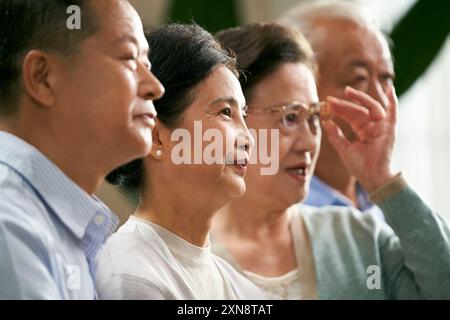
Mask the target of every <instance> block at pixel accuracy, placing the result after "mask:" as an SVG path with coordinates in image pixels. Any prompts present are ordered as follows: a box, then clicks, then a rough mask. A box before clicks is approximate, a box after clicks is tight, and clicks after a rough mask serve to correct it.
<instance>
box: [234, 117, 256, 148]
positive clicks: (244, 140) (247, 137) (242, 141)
mask: <svg viewBox="0 0 450 320" xmlns="http://www.w3.org/2000/svg"><path fill="white" fill-rule="evenodd" d="M238 131H239V134H238V138H237V141H236V145H237V148H239V149H241V150H243V151H245V152H247V153H250V151H251V150H252V148H253V146H254V145H255V139H254V138H253V135H252V134H251V133H250V131H249V130H248V128H247V125H246V124H245V122H244V123H243V124H242V126H241V127H240V128H239V129H238Z"/></svg>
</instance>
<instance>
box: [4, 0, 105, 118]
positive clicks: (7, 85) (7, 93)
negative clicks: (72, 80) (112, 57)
mask: <svg viewBox="0 0 450 320" xmlns="http://www.w3.org/2000/svg"><path fill="white" fill-rule="evenodd" d="M71 5H77V6H78V7H79V8H80V9H81V17H82V19H81V23H82V25H81V28H80V29H79V30H77V29H75V30H71V29H69V28H68V27H67V24H66V23H67V19H68V18H69V16H70V14H68V13H67V11H68V8H69V6H71ZM95 16H96V15H95V12H94V9H93V8H92V7H91V5H90V1H88V0H0V116H2V115H10V114H13V113H14V112H16V111H17V103H18V100H19V98H20V95H21V90H20V87H21V85H20V82H21V70H22V63H23V60H24V58H25V56H26V54H27V53H28V52H29V51H31V50H34V49H39V50H45V51H53V52H56V53H60V54H64V55H68V54H71V53H73V52H74V51H75V50H76V49H77V47H78V45H79V43H80V42H81V41H82V40H83V39H85V38H87V37H88V36H90V35H92V34H93V33H95V32H96V30H97V24H96V19H95Z"/></svg>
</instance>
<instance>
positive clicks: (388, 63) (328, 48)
mask: <svg viewBox="0 0 450 320" xmlns="http://www.w3.org/2000/svg"><path fill="white" fill-rule="evenodd" d="M315 27H317V28H319V29H318V34H319V35H318V37H317V38H316V39H315V40H314V41H313V47H314V49H315V51H316V52H317V54H318V63H319V85H318V93H319V97H320V99H321V100H323V99H326V97H327V96H335V97H339V98H344V97H345V96H344V89H345V87H346V86H351V87H353V88H355V89H358V90H361V91H364V92H366V93H368V94H369V95H371V96H372V97H373V98H374V99H376V100H377V101H379V102H380V103H381V104H382V105H385V104H386V101H387V97H386V90H387V88H388V87H389V86H391V85H392V81H393V78H394V70H393V63H392V58H391V54H390V51H389V47H388V44H387V41H386V40H385V39H384V38H383V36H382V34H381V33H380V32H379V31H376V30H374V29H371V28H365V27H361V26H358V25H357V24H356V23H354V22H350V21H348V20H343V19H320V20H319V19H318V20H317V21H316V24H315ZM337 122H338V123H339V125H341V127H342V128H343V130H344V133H345V134H346V135H347V136H348V137H349V138H350V139H352V138H353V133H352V131H351V129H350V128H349V127H348V125H346V124H344V123H340V122H339V121H337Z"/></svg>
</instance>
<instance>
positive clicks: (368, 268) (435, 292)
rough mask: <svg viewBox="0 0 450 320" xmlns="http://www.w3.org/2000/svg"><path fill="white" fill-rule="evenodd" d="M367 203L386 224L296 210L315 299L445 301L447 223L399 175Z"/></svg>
mask: <svg viewBox="0 0 450 320" xmlns="http://www.w3.org/2000/svg"><path fill="white" fill-rule="evenodd" d="M371 199H372V201H374V202H375V203H376V204H377V205H378V206H379V207H380V208H381V209H382V211H383V213H384V215H385V218H386V221H387V223H388V224H389V225H387V224H385V223H383V222H380V221H378V220H376V219H374V218H373V216H372V215H370V214H364V213H361V212H359V211H358V210H356V209H353V208H350V207H324V208H313V207H308V206H304V205H301V204H300V205H296V206H297V208H298V211H299V212H300V213H301V214H302V215H303V219H304V222H305V226H306V230H307V232H308V235H309V238H310V242H311V246H312V252H313V256H314V265H315V272H316V283H317V296H318V298H319V299H450V229H449V227H448V224H447V223H446V222H445V221H444V220H443V219H442V218H441V217H440V216H439V215H438V214H437V213H435V212H433V211H432V210H431V209H430V208H429V207H428V206H427V205H426V204H425V203H424V202H423V201H422V200H421V199H420V197H419V196H418V195H417V194H416V193H415V192H414V191H413V190H412V189H411V188H409V187H408V186H407V184H406V182H405V181H404V180H403V178H402V177H401V176H399V177H398V178H397V179H395V180H394V181H393V182H391V183H390V184H388V185H387V186H384V187H383V188H381V189H380V190H377V191H376V192H375V193H373V194H372V195H371ZM297 208H296V209H297ZM213 250H214V245H213ZM218 253H219V252H218ZM223 258H225V259H227V257H226V256H223ZM227 260H228V259H227ZM229 262H231V264H234V265H235V266H236V264H235V261H234V263H233V261H229ZM373 266H375V267H373ZM239 269H240V268H238V270H239ZM240 271H241V270H240ZM377 274H378V275H379V279H380V281H379V282H378V285H377V282H376V280H375V278H374V277H376V276H377ZM368 283H369V285H368Z"/></svg>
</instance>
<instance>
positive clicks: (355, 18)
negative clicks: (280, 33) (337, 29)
mask: <svg viewBox="0 0 450 320" xmlns="http://www.w3.org/2000/svg"><path fill="white" fill-rule="evenodd" d="M317 18H342V19H346V20H349V21H352V22H354V23H356V24H357V25H360V26H364V27H366V26H371V27H375V28H376V29H379V23H378V21H377V20H376V19H375V15H374V14H373V12H372V11H371V10H369V9H368V8H367V7H365V6H362V5H360V4H357V3H353V2H348V1H342V0H334V1H333V0H322V1H314V2H313V1H303V2H301V3H300V4H298V5H296V6H294V7H293V8H291V9H290V10H288V11H287V12H286V13H285V14H284V15H282V16H281V17H280V18H279V19H278V22H280V23H282V24H284V25H287V26H290V27H294V28H297V29H298V30H300V31H301V32H302V33H303V34H304V35H305V36H306V38H308V40H310V41H311V38H313V37H314V28H313V24H314V20H315V19H317Z"/></svg>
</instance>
